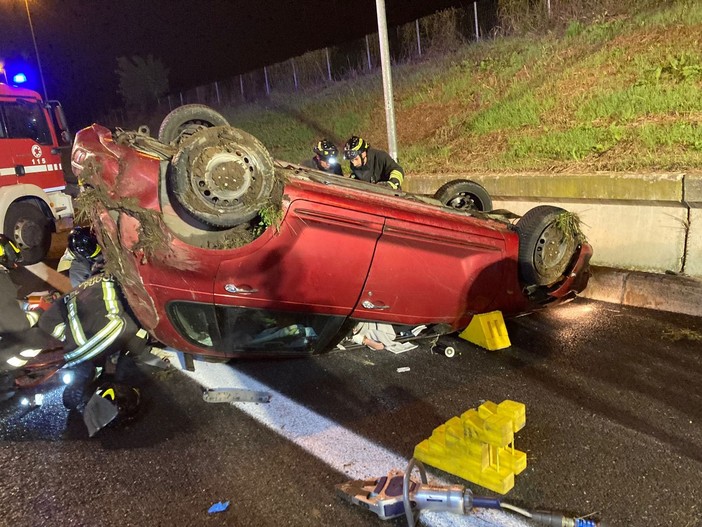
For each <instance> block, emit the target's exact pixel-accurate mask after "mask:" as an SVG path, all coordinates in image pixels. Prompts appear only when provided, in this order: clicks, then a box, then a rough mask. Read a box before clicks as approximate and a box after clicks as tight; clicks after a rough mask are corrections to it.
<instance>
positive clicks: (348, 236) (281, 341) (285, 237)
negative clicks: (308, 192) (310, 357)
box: [214, 199, 384, 354]
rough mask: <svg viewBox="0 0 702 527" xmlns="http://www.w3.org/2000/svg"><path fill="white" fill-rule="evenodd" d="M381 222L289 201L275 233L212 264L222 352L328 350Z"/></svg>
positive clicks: (354, 299)
mask: <svg viewBox="0 0 702 527" xmlns="http://www.w3.org/2000/svg"><path fill="white" fill-rule="evenodd" d="M383 221H384V219H383V218H382V217H380V216H376V215H373V214H367V213H363V212H358V211H352V210H347V209H344V208H340V207H335V206H331V205H326V204H322V203H316V202H312V201H308V200H303V199H299V200H295V201H293V202H292V203H291V205H290V206H289V207H288V210H287V212H286V216H285V219H284V221H283V223H282V224H281V226H280V228H279V232H277V233H275V234H272V235H271V234H268V233H267V234H268V238H267V240H256V241H255V242H253V243H252V244H249V246H247V247H246V248H243V249H242V250H241V251H240V252H238V254H234V255H233V257H232V258H230V259H227V260H225V261H223V262H222V263H221V264H220V267H219V270H218V271H217V277H216V279H215V285H214V301H215V305H216V307H217V310H218V311H217V319H218V325H219V328H220V336H219V338H220V339H221V340H222V342H223V343H224V345H223V346H222V347H223V348H224V349H228V350H230V351H232V352H235V353H237V354H239V353H245V352H265V351H274V350H276V351H282V350H284V349H287V348H289V349H290V351H291V352H311V351H314V349H316V346H322V345H324V344H325V341H326V342H328V341H329V339H331V338H332V337H333V336H334V335H335V334H336V332H337V331H338V330H339V328H340V327H341V326H342V324H343V323H344V322H345V321H346V319H347V317H348V315H349V314H350V313H351V311H352V310H353V309H354V307H355V305H356V303H357V302H358V298H359V296H360V294H361V290H362V288H363V284H364V282H365V280H366V277H367V274H368V269H369V267H370V263H371V260H372V258H373V252H374V249H375V245H376V242H377V240H378V238H379V237H380V234H381V232H382V227H383ZM269 229H271V228H269ZM264 236H265V235H264Z"/></svg>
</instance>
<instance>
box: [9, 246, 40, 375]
mask: <svg viewBox="0 0 702 527" xmlns="http://www.w3.org/2000/svg"><path fill="white" fill-rule="evenodd" d="M21 261H22V255H21V254H20V250H19V249H18V248H17V246H16V245H15V244H14V243H13V242H12V241H11V240H10V239H9V238H8V237H7V236H5V235H4V234H0V313H2V316H0V334H3V333H20V332H23V331H26V330H27V329H29V328H30V327H31V326H33V325H34V324H36V323H37V320H38V318H39V314H38V313H34V312H31V311H29V312H26V313H25V312H24V311H23V310H22V308H21V307H20V304H19V302H18V301H17V286H15V284H14V282H13V281H12V279H11V278H10V271H12V269H15V268H16V267H17V264H18V263H19V262H21ZM3 344H4V343H2V344H0V346H3ZM0 367H1V366H0Z"/></svg>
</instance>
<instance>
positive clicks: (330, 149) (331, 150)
mask: <svg viewBox="0 0 702 527" xmlns="http://www.w3.org/2000/svg"><path fill="white" fill-rule="evenodd" d="M313 150H314V153H315V154H317V156H318V157H319V158H320V159H322V160H324V161H326V162H327V163H329V164H330V165H334V164H336V156H338V155H339V149H338V148H336V145H335V144H334V143H332V142H331V141H329V140H328V139H322V140H321V141H320V142H319V143H317V144H316V145H315V146H314V148H313Z"/></svg>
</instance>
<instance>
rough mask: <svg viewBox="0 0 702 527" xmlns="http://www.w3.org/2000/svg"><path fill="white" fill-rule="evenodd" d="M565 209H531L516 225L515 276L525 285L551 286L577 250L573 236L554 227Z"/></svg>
mask: <svg viewBox="0 0 702 527" xmlns="http://www.w3.org/2000/svg"><path fill="white" fill-rule="evenodd" d="M563 213H567V211H566V210H565V209H562V208H560V207H553V206H550V205H541V206H538V207H534V208H533V209H531V210H530V211H528V212H527V213H526V214H525V215H524V216H522V217H521V218H520V219H519V221H518V222H517V232H518V233H519V273H520V276H521V279H522V281H523V282H524V283H525V284H527V285H551V284H553V283H554V282H556V281H558V279H559V278H560V277H561V276H562V275H563V273H564V272H565V271H566V269H567V267H568V264H569V263H570V261H571V259H572V258H573V254H574V253H575V249H576V248H577V246H578V240H577V236H576V235H575V234H574V233H568V232H565V231H564V230H563V228H561V227H560V226H559V225H558V221H557V220H558V218H559V216H561V215H562V214H563Z"/></svg>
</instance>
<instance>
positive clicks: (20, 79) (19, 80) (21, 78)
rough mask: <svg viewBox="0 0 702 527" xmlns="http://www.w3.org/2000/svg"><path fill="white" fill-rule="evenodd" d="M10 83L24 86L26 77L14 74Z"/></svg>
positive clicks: (21, 74)
mask: <svg viewBox="0 0 702 527" xmlns="http://www.w3.org/2000/svg"><path fill="white" fill-rule="evenodd" d="M12 82H14V83H15V84H24V83H25V82H27V76H26V75H25V74H24V73H16V74H15V75H14V76H13V77H12Z"/></svg>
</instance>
